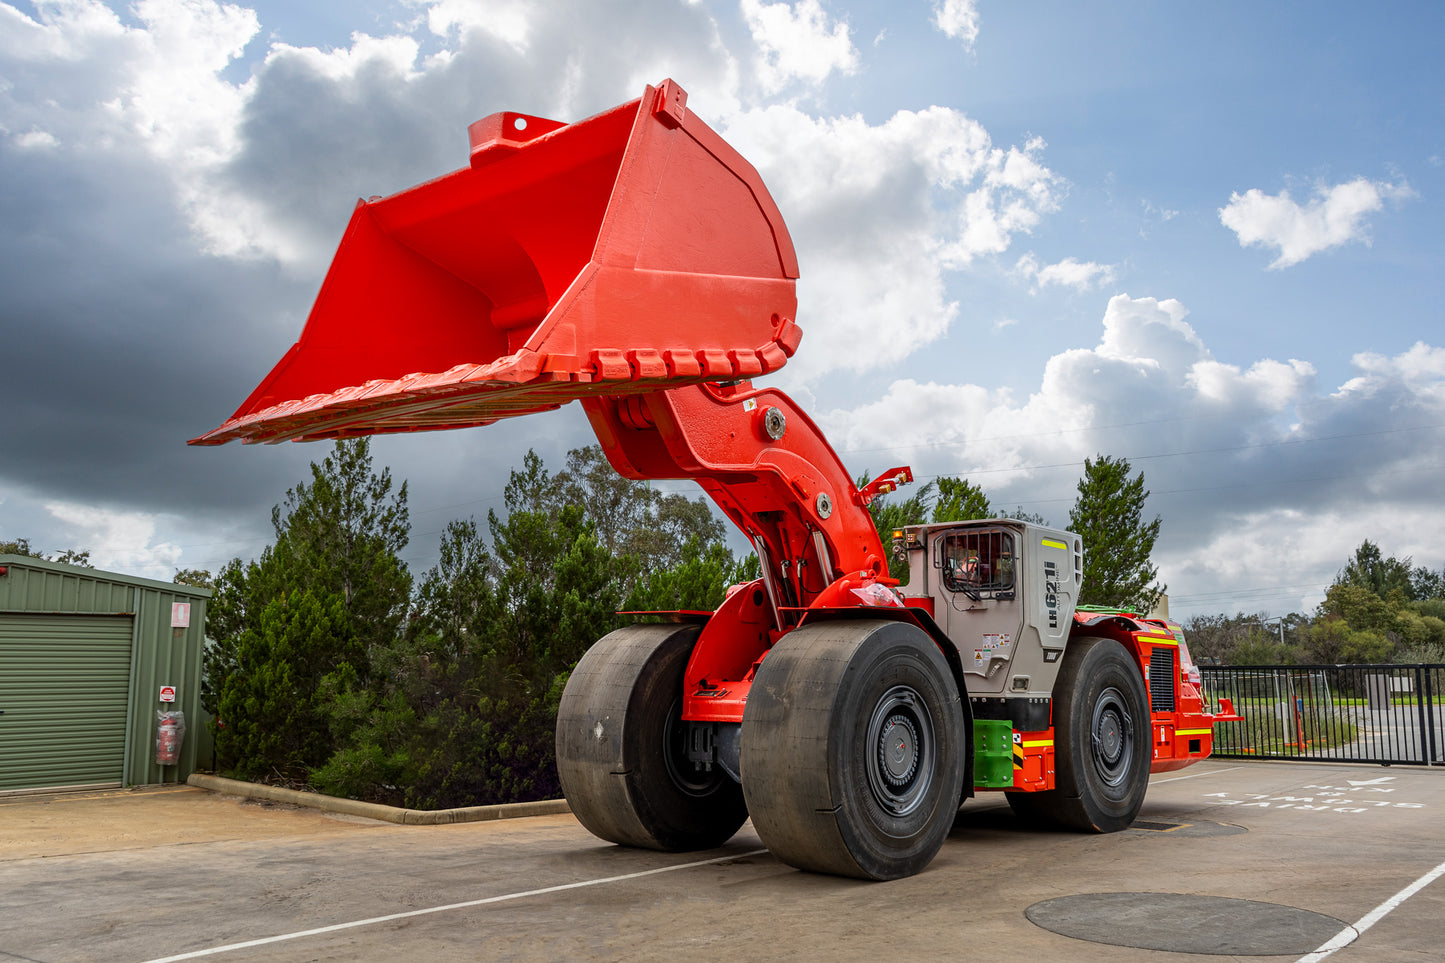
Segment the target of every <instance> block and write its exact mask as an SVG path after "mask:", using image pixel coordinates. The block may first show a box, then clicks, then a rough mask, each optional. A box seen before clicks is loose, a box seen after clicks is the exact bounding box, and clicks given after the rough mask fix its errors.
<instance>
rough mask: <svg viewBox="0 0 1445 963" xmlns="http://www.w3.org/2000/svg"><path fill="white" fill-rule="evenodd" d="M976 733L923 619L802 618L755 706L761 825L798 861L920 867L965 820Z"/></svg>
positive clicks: (886, 871)
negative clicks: (971, 735)
mask: <svg viewBox="0 0 1445 963" xmlns="http://www.w3.org/2000/svg"><path fill="white" fill-rule="evenodd" d="M964 733H965V727H964V719H963V706H962V703H961V702H960V699H959V694H958V687H957V685H956V684H955V683H954V680H953V676H952V674H951V673H950V672H949V670H948V664H947V663H946V662H945V661H944V659H943V655H942V653H940V652H939V650H938V646H937V645H935V644H934V643H933V641H932V639H930V638H929V637H928V636H927V635H926V634H925V633H924V632H923V631H922V630H920V629H919V628H917V627H916V626H914V625H911V624H909V623H906V622H890V621H873V620H869V621H835V622H823V623H819V624H816V625H808V626H804V627H803V628H800V629H795V630H793V631H792V632H790V633H789V634H788V635H786V636H784V637H783V639H782V640H781V641H780V642H778V644H777V645H775V646H773V648H772V651H770V652H769V653H768V655H767V657H766V658H764V659H763V664H762V665H761V666H760V667H759V668H758V672H757V675H756V677H755V678H754V680H753V685H752V689H751V690H750V691H749V693H748V704H747V709H746V711H745V712H744V714H743V732H742V761H741V766H742V777H743V794H744V796H745V797H746V799H747V804H748V811H749V812H750V813H751V814H752V818H753V828H754V829H756V830H757V832H758V835H759V836H760V837H761V838H762V841H763V844H764V845H766V846H767V847H768V849H769V850H771V851H772V854H773V855H774V856H776V857H777V858H778V859H780V860H782V861H783V862H785V863H787V864H788V865H790V866H795V867H797V868H798V869H804V870H811V871H813V872H819V873H832V874H835V875H838V876H854V877H859V878H862V879H899V878H901V877H904V876H912V875H913V874H915V873H917V872H919V871H921V870H922V869H923V868H924V867H925V866H927V865H928V864H929V862H931V861H932V860H933V857H934V856H935V855H937V853H938V850H939V848H940V847H941V846H942V845H943V841H944V839H946V838H947V836H948V832H949V830H950V829H951V828H952V826H953V819H954V816H955V815H956V814H957V812H958V803H959V798H960V796H961V794H962V791H963V772H964V752H965V743H964Z"/></svg>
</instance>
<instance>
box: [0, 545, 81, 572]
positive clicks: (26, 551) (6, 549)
mask: <svg viewBox="0 0 1445 963" xmlns="http://www.w3.org/2000/svg"><path fill="white" fill-rule="evenodd" d="M0 555H24V556H25V557H27V558H39V559H44V560H45V561H47V562H63V563H64V564H66V565H79V566H81V567H82V568H94V567H95V566H93V565H91V564H90V550H89V549H87V550H85V551H83V552H81V551H76V550H75V549H73V548H67V549H64V550H63V551H59V552H42V551H40V550H39V549H37V548H33V547H31V545H30V539H28V538H17V539H14V540H12V541H0Z"/></svg>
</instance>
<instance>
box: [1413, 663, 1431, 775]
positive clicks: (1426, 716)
mask: <svg viewBox="0 0 1445 963" xmlns="http://www.w3.org/2000/svg"><path fill="white" fill-rule="evenodd" d="M1433 675H1434V673H1433V672H1432V671H1431V670H1430V669H1428V668H1426V667H1425V666H1423V665H1417V666H1415V682H1416V685H1415V691H1416V692H1417V693H1418V694H1419V697H1418V700H1417V706H1418V708H1419V713H1418V714H1419V716H1420V748H1421V749H1422V750H1424V752H1425V765H1427V766H1433V765H1435V693H1434V691H1433V689H1434V686H1432V685H1431V684H1430V683H1431V681H1432V679H1431V676H1433Z"/></svg>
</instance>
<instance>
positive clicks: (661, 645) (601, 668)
mask: <svg viewBox="0 0 1445 963" xmlns="http://www.w3.org/2000/svg"><path fill="white" fill-rule="evenodd" d="M698 631H699V629H698V627H697V626H676V625H633V626H628V627H626V628H621V629H618V630H617V631H616V632H612V633H610V634H608V635H606V636H604V637H603V638H601V639H599V640H598V641H597V643H596V644H595V645H593V646H592V648H590V649H588V650H587V654H586V655H584V656H583V657H582V661H581V662H579V663H577V668H576V669H574V670H573V671H572V676H571V678H570V679H569V680H568V682H567V688H566V689H565V690H564V691H563V693H562V702H561V705H560V707H559V709H558V712H557V775H558V776H559V777H560V778H561V781H562V792H563V794H564V795H565V796H566V797H567V803H568V805H570V806H571V807H572V812H573V813H574V814H575V815H576V816H577V819H578V821H579V822H581V823H582V825H583V826H585V827H586V828H587V829H588V830H589V831H590V832H592V833H593V835H596V836H599V837H601V838H602V839H605V840H608V841H609V842H614V843H621V844H623V845H626V846H641V847H644V848H647V849H661V850H667V851H670V852H682V851H686V850H692V849H710V848H712V847H714V846H718V845H721V844H722V843H724V842H726V841H727V840H728V839H729V838H731V837H732V835H733V834H734V833H736V832H737V831H738V827H739V826H741V825H742V824H743V820H745V819H747V815H748V813H747V807H746V805H745V804H744V802H743V793H742V787H740V786H739V785H738V784H737V783H736V782H734V781H733V780H732V779H731V778H729V777H728V776H727V774H726V773H724V772H723V770H722V767H721V766H713V768H712V770H711V771H710V772H708V771H702V772H699V771H698V770H697V769H696V767H694V765H693V764H692V763H691V762H690V761H689V760H688V758H687V751H686V745H687V726H686V725H685V724H684V723H683V722H682V678H683V672H684V670H685V669H686V668H687V660H688V658H689V656H690V655H691V654H692V648H693V645H694V643H696V642H697V636H698Z"/></svg>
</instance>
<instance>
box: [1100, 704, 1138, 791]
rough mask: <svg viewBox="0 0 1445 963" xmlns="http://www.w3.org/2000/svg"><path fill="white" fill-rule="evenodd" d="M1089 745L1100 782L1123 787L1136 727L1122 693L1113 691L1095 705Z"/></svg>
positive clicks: (1127, 772)
mask: <svg viewBox="0 0 1445 963" xmlns="http://www.w3.org/2000/svg"><path fill="white" fill-rule="evenodd" d="M1089 743H1090V747H1091V748H1092V750H1093V752H1092V755H1093V757H1094V768H1095V770H1096V771H1097V772H1098V773H1099V778H1101V779H1103V780H1104V782H1105V783H1107V784H1108V785H1110V786H1118V785H1120V784H1121V783H1123V782H1124V780H1125V778H1126V777H1127V776H1128V775H1129V769H1130V763H1131V760H1130V756H1131V755H1132V753H1131V749H1132V748H1133V745H1134V723H1133V720H1132V719H1131V718H1130V716H1129V710H1128V707H1127V706H1126V705H1125V703H1124V697H1123V695H1122V694H1121V693H1120V692H1119V690H1117V689H1113V688H1110V689H1105V690H1104V691H1103V692H1102V693H1100V694H1099V699H1098V701H1097V702H1095V703H1094V718H1093V724H1092V725H1091V726H1090V731H1089Z"/></svg>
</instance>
